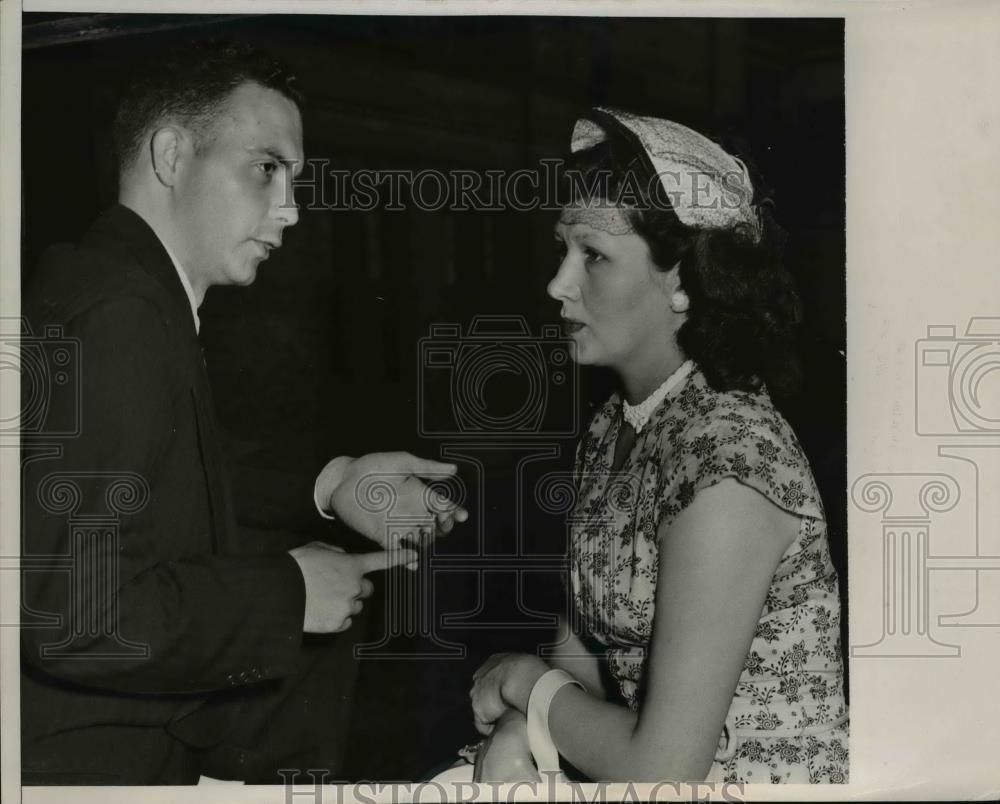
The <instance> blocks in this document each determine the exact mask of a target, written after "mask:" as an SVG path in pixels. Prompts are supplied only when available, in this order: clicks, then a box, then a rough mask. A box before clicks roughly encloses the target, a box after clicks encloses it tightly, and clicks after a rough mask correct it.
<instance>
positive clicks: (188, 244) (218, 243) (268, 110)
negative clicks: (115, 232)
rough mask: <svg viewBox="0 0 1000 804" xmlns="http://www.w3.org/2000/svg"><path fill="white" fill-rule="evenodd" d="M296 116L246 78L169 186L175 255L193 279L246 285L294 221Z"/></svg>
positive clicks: (280, 98)
mask: <svg viewBox="0 0 1000 804" xmlns="http://www.w3.org/2000/svg"><path fill="white" fill-rule="evenodd" d="M302 159H303V153H302V118H301V116H300V115H299V111H298V108H297V107H296V106H295V104H294V103H293V102H292V101H290V100H289V99H288V98H286V97H285V96H284V95H282V94H281V93H279V92H277V91H275V90H273V89H267V88H265V87H262V86H260V85H259V84H254V83H246V84H242V85H241V86H239V87H237V88H236V89H235V90H233V92H232V93H231V94H230V96H229V100H228V102H227V103H226V106H225V108H224V109H223V110H222V111H221V112H220V115H219V118H218V120H217V121H216V123H215V126H214V127H213V129H212V131H210V132H208V135H207V136H206V138H205V142H203V143H202V146H201V147H200V148H199V149H197V150H191V151H190V152H189V154H188V162H187V164H186V167H185V169H184V171H183V174H182V179H181V181H179V182H178V184H177V185H176V186H175V194H174V200H173V204H174V209H173V217H174V221H175V223H176V234H177V240H178V242H177V256H178V259H179V260H180V262H181V264H182V265H183V266H184V269H185V270H186V271H187V273H188V275H189V277H190V278H191V281H192V284H197V285H201V286H202V287H205V288H207V287H209V286H211V285H249V284H250V283H251V282H253V280H254V278H255V277H256V275H257V266H258V265H259V264H260V263H261V262H262V261H263V260H265V259H267V255H268V253H269V252H270V251H271V249H272V248H277V247H278V246H280V245H281V236H282V232H283V230H284V229H285V227H286V226H294V225H295V223H296V221H298V211H297V209H296V207H295V203H294V198H293V195H292V179H293V176H294V175H297V174H298V173H299V172H300V171H301V169H302Z"/></svg>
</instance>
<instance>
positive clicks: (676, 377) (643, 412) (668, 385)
mask: <svg viewBox="0 0 1000 804" xmlns="http://www.w3.org/2000/svg"><path fill="white" fill-rule="evenodd" d="M693 367H694V363H693V362H692V361H691V360H686V361H685V362H683V363H682V364H681V365H680V366H679V367H678V368H677V370H676V371H674V373H673V374H671V375H670V376H669V377H667V379H665V380H664V381H663V383H662V384H661V385H660V387H659V388H657V389H656V390H655V391H653V393H651V394H650V395H649V396H647V397H646V398H645V399H644V400H643V401H642V402H640V403H639V404H638V405H630V404H629V403H628V402H626V401H625V400H624V399H622V413H623V414H624V415H625V421H627V422H628V423H629V424H631V425H632V428H633V429H634V430H635V433H636V435H638V434H639V433H640V432H642V428H643V427H645V426H646V423H647V422H648V421H649V417H650V416H651V415H652V414H653V411H654V410H656V408H657V406H658V405H659V404H660V403H661V402H662V401H663V399H664V397H666V395H667V394H669V393H670V392H671V390H673V389H674V388H676V387H677V386H678V385H680V384H681V383H682V382H683V381H684V378H685V377H687V375H688V374H690V373H691V369H692V368H693Z"/></svg>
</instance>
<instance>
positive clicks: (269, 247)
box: [253, 240, 281, 260]
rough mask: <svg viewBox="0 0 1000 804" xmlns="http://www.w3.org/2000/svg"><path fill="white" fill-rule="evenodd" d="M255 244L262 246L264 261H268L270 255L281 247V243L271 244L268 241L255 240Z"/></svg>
mask: <svg viewBox="0 0 1000 804" xmlns="http://www.w3.org/2000/svg"><path fill="white" fill-rule="evenodd" d="M253 242H254V243H256V244H257V245H258V246H260V250H261V252H262V254H261V259H264V260H266V259H267V258H268V255H269V254H270V253H271V252H272V251H273V250H274V249H276V248H278V246H280V245H281V244H280V243H271V242H268V241H267V240H254V241H253Z"/></svg>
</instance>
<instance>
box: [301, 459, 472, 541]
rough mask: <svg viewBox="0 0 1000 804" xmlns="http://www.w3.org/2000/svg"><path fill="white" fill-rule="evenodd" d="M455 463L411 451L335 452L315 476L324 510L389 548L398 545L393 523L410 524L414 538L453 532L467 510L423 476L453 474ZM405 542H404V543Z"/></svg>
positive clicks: (317, 492) (437, 476) (432, 478)
mask: <svg viewBox="0 0 1000 804" xmlns="http://www.w3.org/2000/svg"><path fill="white" fill-rule="evenodd" d="M455 470H456V467H455V465H454V464H450V463H441V462H439V461H432V460H427V459H425V458H418V457H416V456H415V455H411V454H410V453H408V452H377V453H373V454H371V455H363V456H362V457H360V458H353V459H350V458H348V459H344V458H337V459H334V460H333V461H331V462H330V463H329V464H327V466H326V468H324V469H323V471H322V472H320V475H319V477H318V478H317V481H316V488H317V491H316V496H317V499H318V500H319V501H320V504H321V506H322V508H323V509H324V510H327V511H331V512H333V513H334V514H336V515H337V517H339V518H340V519H341V520H342V521H343V522H344V523H345V524H346V525H348V526H349V527H350V528H352V529H353V530H356V531H357V532H358V533H360V534H361V535H363V536H366V537H367V538H369V539H371V540H372V541H374V542H375V543H376V544H378V545H379V546H380V547H382V548H383V549H385V550H395V549H396V548H398V547H399V546H400V541H399V533H398V531H399V529H398V528H396V527H393V525H394V523H406V524H407V525H410V526H412V528H413V530H414V533H413V537H412V541H413V543H414V544H415V545H416V544H418V543H424V542H426V541H429V540H431V539H433V538H434V537H435V536H437V535H438V534H442V533H449V532H450V531H451V529H452V528H453V527H454V526H455V523H456V522H465V521H466V520H467V519H468V518H469V514H468V512H467V511H466V510H465V509H464V508H462V507H461V506H459V505H458V504H457V503H456V502H455V501H454V500H451V499H449V498H448V497H446V496H444V495H443V494H441V493H440V492H438V491H436V490H434V489H432V488H430V487H428V485H427V484H426V483H425V482H424V481H425V480H427V481H433V480H444V479H447V478H449V477H452V476H453V475H454V474H455ZM404 546H405V545H404Z"/></svg>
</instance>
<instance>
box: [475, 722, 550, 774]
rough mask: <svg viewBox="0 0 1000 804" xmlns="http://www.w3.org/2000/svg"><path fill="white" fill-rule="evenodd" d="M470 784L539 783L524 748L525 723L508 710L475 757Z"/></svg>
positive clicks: (526, 729)
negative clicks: (471, 782) (472, 782)
mask: <svg viewBox="0 0 1000 804" xmlns="http://www.w3.org/2000/svg"><path fill="white" fill-rule="evenodd" d="M472 781H474V782H539V781H541V779H540V778H539V776H538V771H536V770H535V763H534V762H533V761H532V759H531V748H530V747H529V745H528V721H527V718H525V716H524V715H522V714H521V713H520V712H517V711H515V710H513V709H508V710H507V711H506V712H505V713H504V714H503V715H501V717H500V719H499V720H498V721H497V725H496V729H495V730H494V731H493V734H492V735H490V736H489V737H488V738H487V739H486V740H485V741H484V742H483V744H482V745H481V746H480V748H479V753H478V754H477V755H476V769H475V772H474V774H473V777H472Z"/></svg>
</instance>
